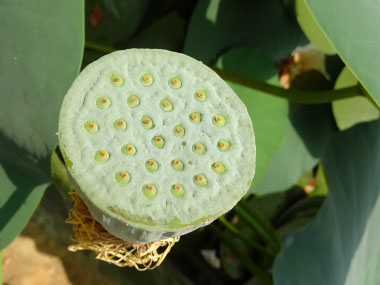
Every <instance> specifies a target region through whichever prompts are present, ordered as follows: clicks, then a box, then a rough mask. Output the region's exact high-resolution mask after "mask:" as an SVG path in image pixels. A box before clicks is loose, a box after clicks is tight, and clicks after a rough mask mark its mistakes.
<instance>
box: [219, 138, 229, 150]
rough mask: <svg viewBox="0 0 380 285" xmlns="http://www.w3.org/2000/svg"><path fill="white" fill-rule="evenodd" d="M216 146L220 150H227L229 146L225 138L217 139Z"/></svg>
mask: <svg viewBox="0 0 380 285" xmlns="http://www.w3.org/2000/svg"><path fill="white" fill-rule="evenodd" d="M217 146H218V149H219V150H220V151H227V150H228V149H229V148H230V143H229V142H228V141H226V140H219V141H218V144H217Z"/></svg>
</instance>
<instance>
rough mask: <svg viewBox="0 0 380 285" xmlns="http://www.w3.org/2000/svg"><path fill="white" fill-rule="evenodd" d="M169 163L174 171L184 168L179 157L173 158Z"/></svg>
mask: <svg viewBox="0 0 380 285" xmlns="http://www.w3.org/2000/svg"><path fill="white" fill-rule="evenodd" d="M170 164H171V166H172V168H173V169H174V170H175V171H182V170H183V168H184V166H183V162H182V161H181V160H179V159H173V160H172V162H171V163H170Z"/></svg>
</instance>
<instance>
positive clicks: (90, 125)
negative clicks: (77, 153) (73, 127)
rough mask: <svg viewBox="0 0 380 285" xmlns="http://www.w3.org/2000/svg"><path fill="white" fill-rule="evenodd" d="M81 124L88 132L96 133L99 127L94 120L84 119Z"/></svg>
mask: <svg viewBox="0 0 380 285" xmlns="http://www.w3.org/2000/svg"><path fill="white" fill-rule="evenodd" d="M83 126H84V128H85V130H86V131H87V132H88V133H89V134H93V133H96V132H97V131H98V129H99V127H98V124H97V123H95V122H94V121H86V122H84V124H83Z"/></svg>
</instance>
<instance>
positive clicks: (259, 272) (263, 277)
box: [209, 225, 273, 285]
mask: <svg viewBox="0 0 380 285" xmlns="http://www.w3.org/2000/svg"><path fill="white" fill-rule="evenodd" d="M209 227H210V229H211V230H212V231H213V232H214V234H215V235H216V236H217V237H218V238H219V239H220V240H221V241H222V242H223V243H224V244H225V245H226V246H228V247H229V248H230V249H231V250H232V251H233V252H234V253H235V254H236V256H237V257H238V258H239V259H240V261H241V264H242V265H243V266H245V267H246V268H247V269H248V270H249V271H250V272H251V273H252V274H253V275H254V276H256V277H257V278H258V279H260V281H261V283H260V284H263V285H272V284H273V281H272V279H271V277H270V276H269V274H268V273H266V272H265V271H264V270H263V269H262V268H260V266H258V265H257V264H256V263H255V262H254V261H252V259H251V258H250V257H249V256H248V255H246V254H245V253H244V252H243V251H242V250H241V249H240V248H238V247H237V246H236V244H235V243H234V242H233V241H232V240H230V239H229V238H227V237H226V236H225V235H224V234H223V232H222V231H221V230H220V229H219V228H218V227H217V226H214V225H210V226H209Z"/></svg>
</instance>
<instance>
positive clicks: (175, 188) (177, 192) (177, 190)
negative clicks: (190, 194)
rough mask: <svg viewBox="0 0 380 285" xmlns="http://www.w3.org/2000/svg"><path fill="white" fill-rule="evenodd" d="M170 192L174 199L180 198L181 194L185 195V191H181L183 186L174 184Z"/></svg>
mask: <svg viewBox="0 0 380 285" xmlns="http://www.w3.org/2000/svg"><path fill="white" fill-rule="evenodd" d="M170 192H171V193H172V195H173V196H174V197H177V198H182V197H183V194H184V193H185V190H184V189H183V186H182V185H181V184H174V185H172V188H171V189H170Z"/></svg>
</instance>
